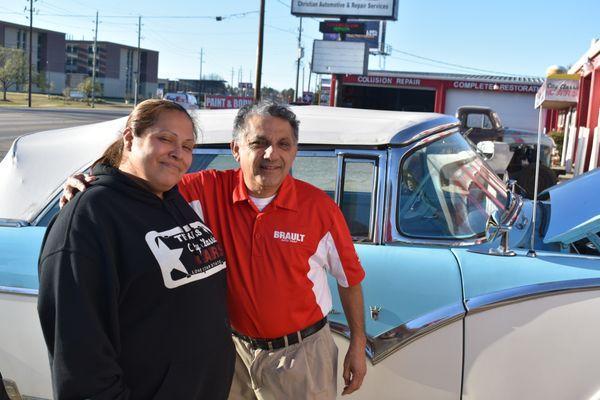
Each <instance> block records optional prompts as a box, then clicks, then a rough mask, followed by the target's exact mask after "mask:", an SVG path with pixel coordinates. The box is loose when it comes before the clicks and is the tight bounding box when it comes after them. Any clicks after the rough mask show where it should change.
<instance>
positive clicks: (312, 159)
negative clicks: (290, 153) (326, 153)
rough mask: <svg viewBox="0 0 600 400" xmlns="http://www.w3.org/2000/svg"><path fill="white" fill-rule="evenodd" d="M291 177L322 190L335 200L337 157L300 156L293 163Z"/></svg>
mask: <svg viewBox="0 0 600 400" xmlns="http://www.w3.org/2000/svg"><path fill="white" fill-rule="evenodd" d="M292 175H293V176H294V177H295V178H296V179H300V180H302V181H305V182H308V183H310V184H311V185H315V186H316V187H318V188H319V189H321V190H323V191H324V192H325V193H327V194H328V195H329V197H331V198H332V199H335V185H336V177H337V157H321V156H302V155H298V156H297V157H296V160H295V161H294V166H293V168H292Z"/></svg>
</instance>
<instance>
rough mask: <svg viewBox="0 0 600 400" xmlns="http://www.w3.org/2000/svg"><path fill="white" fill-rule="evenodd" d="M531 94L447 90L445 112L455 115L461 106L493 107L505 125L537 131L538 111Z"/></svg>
mask: <svg viewBox="0 0 600 400" xmlns="http://www.w3.org/2000/svg"><path fill="white" fill-rule="evenodd" d="M534 101H535V96H534V95H531V94H514V93H490V92H483V91H474V90H456V89H450V90H447V91H446V108H445V110H444V113H445V114H449V115H454V114H456V109H457V108H458V107H461V106H484V107H491V108H493V109H494V110H496V112H497V113H498V115H499V116H500V120H502V124H503V125H504V126H505V127H509V128H516V129H526V130H530V131H537V126H538V118H539V116H538V111H537V110H536V109H535V108H533V104H534Z"/></svg>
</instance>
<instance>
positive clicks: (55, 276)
mask: <svg viewBox="0 0 600 400" xmlns="http://www.w3.org/2000/svg"><path fill="white" fill-rule="evenodd" d="M93 173H94V174H95V175H96V176H97V177H98V178H99V179H98V180H97V181H95V182H94V183H93V184H92V186H91V187H90V188H89V189H87V190H86V191H85V192H83V193H81V194H79V195H77V196H76V197H75V198H74V199H73V200H72V201H71V202H69V204H67V205H66V206H65V207H64V209H63V210H62V211H61V212H60V214H59V215H58V217H57V218H56V219H55V220H54V222H53V223H52V224H51V225H50V226H49V227H48V231H47V232H46V237H45V238H44V243H43V245H42V251H41V254H40V264H39V276H40V290H39V299H38V311H39V315H40V321H41V325H42V330H43V333H44V338H45V340H46V345H47V346H48V349H49V353H50V365H51V369H52V380H53V388H54V395H55V398H56V399H57V400H59V399H83V398H92V399H186V400H188V399H211V400H212V399H225V398H227V394H228V391H229V386H230V383H231V378H232V374H233V368H234V361H235V353H234V349H233V345H232V343H231V336H230V328H229V323H228V318H227V312H226V300H225V296H226V281H225V257H224V254H223V251H222V248H221V246H220V245H219V244H218V243H216V241H215V239H214V237H213V235H212V233H211V232H210V231H209V230H208V228H207V227H206V226H205V225H204V224H203V223H202V222H201V221H200V220H199V217H198V216H197V215H196V214H195V212H194V211H193V210H192V209H191V208H190V207H189V206H188V204H187V203H186V202H185V200H183V198H182V197H181V195H180V194H179V192H178V191H177V188H173V189H172V190H170V191H169V192H166V193H165V194H164V198H163V199H162V200H161V199H160V198H159V197H157V196H156V195H154V194H152V193H151V192H149V191H147V190H146V189H145V188H143V187H142V186H141V185H140V184H139V183H137V182H135V181H134V180H132V178H130V177H128V176H126V175H124V174H123V173H121V172H120V171H119V170H117V169H115V168H112V167H108V166H105V165H99V166H96V167H95V169H94V171H93Z"/></svg>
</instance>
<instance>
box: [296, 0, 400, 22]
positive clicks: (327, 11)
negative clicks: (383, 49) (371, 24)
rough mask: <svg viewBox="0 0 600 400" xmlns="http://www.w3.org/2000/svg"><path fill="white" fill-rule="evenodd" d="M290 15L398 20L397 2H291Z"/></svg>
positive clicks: (367, 0)
mask: <svg viewBox="0 0 600 400" xmlns="http://www.w3.org/2000/svg"><path fill="white" fill-rule="evenodd" d="M292 14H293V15H296V16H299V17H305V16H307V17H339V18H341V17H347V18H348V17H349V18H362V19H389V20H394V21H395V20H396V19H397V18H398V0H353V1H341V0H340V1H320V0H292Z"/></svg>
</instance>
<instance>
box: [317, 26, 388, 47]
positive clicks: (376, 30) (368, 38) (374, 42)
mask: <svg viewBox="0 0 600 400" xmlns="http://www.w3.org/2000/svg"><path fill="white" fill-rule="evenodd" d="M353 22H354V21H353ZM356 22H359V21H356ZM360 22H362V23H364V24H365V33H364V35H356V34H347V35H346V39H344V41H346V42H365V43H366V44H367V46H369V50H374V51H382V50H383V48H384V45H385V22H384V21H360ZM339 39H340V35H339V33H324V34H323V40H339Z"/></svg>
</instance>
